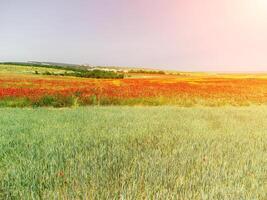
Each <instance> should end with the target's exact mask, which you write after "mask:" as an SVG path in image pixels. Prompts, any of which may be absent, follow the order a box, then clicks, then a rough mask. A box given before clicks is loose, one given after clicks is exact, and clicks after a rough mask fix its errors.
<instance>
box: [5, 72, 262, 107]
mask: <svg viewBox="0 0 267 200" xmlns="http://www.w3.org/2000/svg"><path fill="white" fill-rule="evenodd" d="M0 102H1V103H0V105H2V106H4V105H7V106H27V105H29V106H30V105H36V106H56V107H61V106H72V105H179V106H193V105H204V106H221V105H250V104H265V103H267V77H265V76H264V75H262V74H256V75H253V74H251V75H248V74H235V75H233V74H200V73H199V74H198V73H184V74H182V75H181V74H180V75H149V74H146V75H143V76H142V74H141V75H140V74H138V75H137V74H131V76H130V77H128V78H124V79H115V80H113V79H88V78H77V77H59V76H43V75H33V74H15V73H13V74H12V73H9V74H7V73H2V74H1V73H0Z"/></svg>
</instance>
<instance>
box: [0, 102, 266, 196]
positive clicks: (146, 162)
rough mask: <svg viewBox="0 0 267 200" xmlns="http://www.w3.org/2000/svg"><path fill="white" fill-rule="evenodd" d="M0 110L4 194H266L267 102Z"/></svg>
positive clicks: (1, 192)
mask: <svg viewBox="0 0 267 200" xmlns="http://www.w3.org/2000/svg"><path fill="white" fill-rule="evenodd" d="M0 113H1V118H0V138H1V140H0V182H1V183H0V199H213V200H221V199H255V200H257V199H258V200H263V199H266V197H267V193H266V191H267V190H266V189H267V188H266V187H267V184H266V172H267V160H266V159H265V158H266V157H267V150H266V145H267V143H266V141H267V134H266V130H267V107H265V106H259V107H255V106H252V107H246V108H236V107H235V108H234V107H224V108H177V107H89V108H88V107H87V108H77V109H60V110H59V109H8V108H5V109H0Z"/></svg>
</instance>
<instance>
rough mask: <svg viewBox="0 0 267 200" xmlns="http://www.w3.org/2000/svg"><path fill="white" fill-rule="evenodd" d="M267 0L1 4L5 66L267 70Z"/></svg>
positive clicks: (5, 0) (9, 0)
mask: <svg viewBox="0 0 267 200" xmlns="http://www.w3.org/2000/svg"><path fill="white" fill-rule="evenodd" d="M266 2H267V1H265V0H0V61H29V60H38V61H54V62H67V63H79V64H83V63H88V64H93V65H120V66H144V67H157V68H168V69H176V70H189V71H191V70H193V71H194V70H195V71H257V70H258V71H266V70H267V37H266V35H267V24H266V21H267V3H266Z"/></svg>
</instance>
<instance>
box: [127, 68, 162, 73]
mask: <svg viewBox="0 0 267 200" xmlns="http://www.w3.org/2000/svg"><path fill="white" fill-rule="evenodd" d="M129 73H140V74H165V72H164V71H162V70H142V69H140V70H134V69H131V70H129Z"/></svg>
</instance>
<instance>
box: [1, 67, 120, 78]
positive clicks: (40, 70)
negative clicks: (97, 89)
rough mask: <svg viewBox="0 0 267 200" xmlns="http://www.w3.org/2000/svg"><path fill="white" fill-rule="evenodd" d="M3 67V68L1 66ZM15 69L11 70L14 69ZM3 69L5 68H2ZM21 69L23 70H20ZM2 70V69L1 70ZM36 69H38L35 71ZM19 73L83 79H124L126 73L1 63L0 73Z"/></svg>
mask: <svg viewBox="0 0 267 200" xmlns="http://www.w3.org/2000/svg"><path fill="white" fill-rule="evenodd" d="M1 65H2V66H1ZM13 66H14V67H15V68H14V69H10V68H12V67H13ZM2 67H3V68H2ZM19 67H21V69H19ZM1 68H2V69H1ZM34 68H36V69H34ZM1 70H4V71H7V72H15V73H19V71H31V72H32V74H36V75H54V76H74V77H83V78H103V79H123V78H124V73H121V72H120V73H118V72H114V71H106V70H100V69H93V70H87V69H85V68H81V67H79V66H77V67H66V66H58V65H41V64H32V63H0V71H1Z"/></svg>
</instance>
